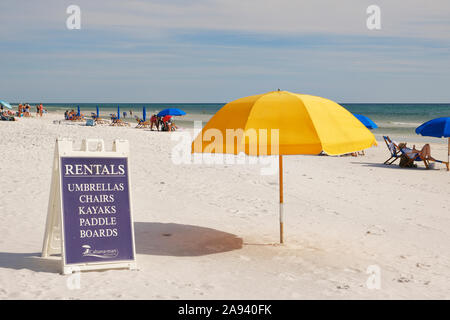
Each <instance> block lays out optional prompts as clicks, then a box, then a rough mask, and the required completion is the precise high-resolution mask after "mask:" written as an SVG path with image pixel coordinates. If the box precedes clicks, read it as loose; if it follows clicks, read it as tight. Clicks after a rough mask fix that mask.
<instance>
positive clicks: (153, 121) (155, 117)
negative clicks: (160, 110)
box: [150, 114, 159, 131]
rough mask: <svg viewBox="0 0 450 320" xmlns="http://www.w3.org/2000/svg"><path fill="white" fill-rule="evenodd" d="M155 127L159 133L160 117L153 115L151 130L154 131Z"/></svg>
mask: <svg viewBox="0 0 450 320" xmlns="http://www.w3.org/2000/svg"><path fill="white" fill-rule="evenodd" d="M153 125H155V127H156V130H158V131H159V125H158V117H157V116H156V114H153V115H152V116H151V118H150V130H153Z"/></svg>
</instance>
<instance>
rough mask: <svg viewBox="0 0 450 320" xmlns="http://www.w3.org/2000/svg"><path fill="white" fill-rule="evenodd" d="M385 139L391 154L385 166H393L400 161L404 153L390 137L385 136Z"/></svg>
mask: <svg viewBox="0 0 450 320" xmlns="http://www.w3.org/2000/svg"><path fill="white" fill-rule="evenodd" d="M383 139H384V142H386V146H387V148H388V150H389V152H390V154H391V157H390V158H389V159H387V160H386V161H385V162H384V164H393V163H394V162H395V161H396V160H397V159H400V157H401V155H402V153H401V151H400V148H399V147H398V146H397V144H396V143H395V142H393V141H392V140H391V139H390V138H389V137H388V136H383Z"/></svg>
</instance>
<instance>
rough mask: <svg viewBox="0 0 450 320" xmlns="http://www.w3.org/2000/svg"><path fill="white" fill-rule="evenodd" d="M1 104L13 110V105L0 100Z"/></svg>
mask: <svg viewBox="0 0 450 320" xmlns="http://www.w3.org/2000/svg"><path fill="white" fill-rule="evenodd" d="M0 104H1V105H2V106H4V107H6V108H8V109H12V107H11V105H10V104H9V103H8V102H6V101H3V100H0Z"/></svg>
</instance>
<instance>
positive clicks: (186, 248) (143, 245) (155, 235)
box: [134, 222, 243, 257]
mask: <svg viewBox="0 0 450 320" xmlns="http://www.w3.org/2000/svg"><path fill="white" fill-rule="evenodd" d="M134 232H135V236H136V253H138V254H149V255H158V256H175V257H186V256H202V255H207V254H213V253H220V252H226V251H231V250H237V249H241V248H242V243H243V241H242V239H241V238H238V237H237V236H236V235H234V234H231V233H226V232H223V231H219V230H215V229H211V228H205V227H199V226H192V225H186V224H177V223H158V222H135V224H134Z"/></svg>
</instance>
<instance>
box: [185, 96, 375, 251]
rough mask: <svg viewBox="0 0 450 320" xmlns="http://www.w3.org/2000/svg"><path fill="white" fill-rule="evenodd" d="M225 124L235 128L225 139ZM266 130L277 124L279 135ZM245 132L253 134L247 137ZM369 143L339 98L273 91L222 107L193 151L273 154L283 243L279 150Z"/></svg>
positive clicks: (314, 150) (345, 149)
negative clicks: (276, 156)
mask: <svg viewBox="0 0 450 320" xmlns="http://www.w3.org/2000/svg"><path fill="white" fill-rule="evenodd" d="M210 129H212V130H211V131H208V130H210ZM229 130H232V131H233V130H234V133H235V135H233V136H232V138H231V139H226V137H228V136H229V135H227V131H229ZM271 130H278V139H277V140H278V141H272V134H271V133H270V132H271ZM211 133H214V134H213V135H222V137H223V139H220V138H217V137H215V139H211ZM249 133H251V134H252V135H253V137H254V136H255V135H256V138H257V139H254V138H253V139H250V138H247V137H248V136H250V134H249ZM247 134H248V135H247ZM204 135H205V136H204ZM235 137H236V138H237V139H235ZM211 145H213V147H211ZM373 145H376V140H375V137H374V135H373V134H372V133H371V132H370V131H369V130H368V129H367V128H366V127H365V126H364V125H363V124H362V123H361V122H360V121H358V119H356V118H355V117H354V116H353V115H352V114H351V113H350V112H349V111H347V110H346V109H345V108H344V107H342V106H340V105H339V104H337V103H335V102H333V101H331V100H328V99H324V98H321V97H316V96H310V95H305V94H296V93H291V92H288V91H273V92H268V93H265V94H260V95H255V96H250V97H246V98H241V99H238V100H235V101H232V102H230V103H228V104H226V105H225V106H224V107H222V108H221V109H220V110H219V111H218V112H217V113H216V114H215V115H214V116H213V117H212V118H211V120H210V121H209V122H208V123H207V124H206V125H205V126H204V128H203V129H202V131H201V132H200V133H199V135H198V136H197V137H196V138H195V139H194V141H193V143H192V152H193V153H195V152H207V153H230V154H239V153H241V152H244V153H246V154H248V155H263V154H264V155H266V154H267V155H278V156H279V181H280V209H279V210H280V211H279V214H280V242H281V243H283V220H284V218H283V160H282V155H294V154H319V153H320V152H322V151H324V152H326V153H327V154H329V155H338V154H344V153H349V152H355V151H359V150H363V149H366V148H369V147H371V146H373ZM264 149H266V150H264ZM261 150H263V151H261Z"/></svg>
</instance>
